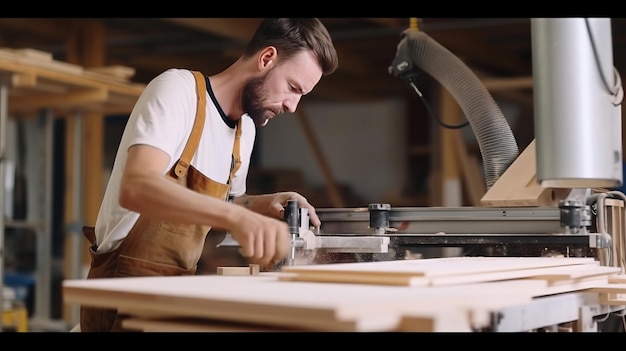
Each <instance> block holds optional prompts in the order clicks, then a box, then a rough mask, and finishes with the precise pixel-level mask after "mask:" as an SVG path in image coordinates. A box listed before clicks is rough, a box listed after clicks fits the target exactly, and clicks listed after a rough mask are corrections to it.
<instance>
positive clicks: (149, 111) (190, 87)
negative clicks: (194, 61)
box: [128, 69, 197, 164]
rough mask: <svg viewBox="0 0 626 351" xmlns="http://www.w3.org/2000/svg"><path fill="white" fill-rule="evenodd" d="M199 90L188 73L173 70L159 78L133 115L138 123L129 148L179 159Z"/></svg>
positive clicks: (171, 160) (138, 102) (187, 134)
mask: <svg viewBox="0 0 626 351" xmlns="http://www.w3.org/2000/svg"><path fill="white" fill-rule="evenodd" d="M196 99H197V94H196V87H195V80H194V77H193V74H192V73H191V72H189V71H188V70H182V69H170V70H167V71H165V72H163V73H161V74H160V75H159V76H157V77H155V78H154V79H153V80H152V81H151V82H150V83H148V85H147V86H146V88H145V90H144V91H143V92H142V94H141V96H140V97H139V99H138V100H137V104H136V105H135V108H134V109H133V111H132V113H131V117H130V119H132V120H134V123H132V124H130V125H133V126H134V128H132V132H131V133H130V136H129V137H130V140H129V143H128V145H129V147H130V146H132V145H137V144H144V145H150V146H153V147H156V148H158V149H161V150H162V151H164V152H166V153H167V154H168V155H169V156H170V164H173V162H175V161H176V160H177V159H178V158H179V157H180V153H181V152H182V149H183V147H184V145H185V143H186V141H187V139H188V137H189V133H190V131H191V127H192V125H193V120H194V118H195V113H196Z"/></svg>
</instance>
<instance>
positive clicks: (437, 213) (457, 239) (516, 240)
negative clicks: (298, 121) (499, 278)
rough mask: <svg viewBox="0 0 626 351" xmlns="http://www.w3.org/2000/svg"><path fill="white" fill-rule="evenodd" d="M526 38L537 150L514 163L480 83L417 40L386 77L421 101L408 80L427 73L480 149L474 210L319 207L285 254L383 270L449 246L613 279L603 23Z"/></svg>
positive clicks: (616, 106) (575, 22)
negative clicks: (591, 263)
mask: <svg viewBox="0 0 626 351" xmlns="http://www.w3.org/2000/svg"><path fill="white" fill-rule="evenodd" d="M531 36H532V54H533V71H534V73H533V77H534V82H533V84H534V86H533V88H534V100H535V108H534V111H535V116H534V118H535V140H534V141H533V142H532V143H531V145H530V146H529V147H528V148H527V149H526V150H524V151H523V152H522V153H519V152H518V146H517V143H516V140H515V138H514V136H513V134H512V132H511V129H510V127H509V125H508V123H507V121H506V119H505V118H504V116H503V115H502V112H501V111H500V109H499V107H498V106H497V104H496V103H495V101H494V100H493V99H492V97H491V96H490V94H489V93H488V92H487V90H486V88H485V87H484V86H483V84H482V83H481V82H480V81H479V80H478V78H477V77H476V76H475V75H474V74H473V73H472V71H471V70H469V69H468V68H467V67H466V66H465V65H464V64H463V63H462V62H461V61H460V60H459V59H458V58H457V57H455V56H454V55H453V54H451V53H450V52H449V51H448V50H446V49H445V48H444V47H442V46H441V45H439V44H438V43H436V42H435V41H434V40H433V39H431V38H430V37H429V36H428V35H427V34H426V33H424V32H422V31H418V30H416V29H414V28H409V29H407V30H405V31H404V33H403V36H402V38H401V41H400V43H399V44H398V47H397V52H396V56H395V58H394V59H393V61H392V64H391V66H390V67H389V72H390V74H393V75H394V76H397V77H398V78H400V79H404V80H406V81H407V82H408V83H409V84H410V85H411V86H412V87H413V88H414V89H415V91H416V92H417V94H418V95H419V96H420V97H421V93H420V91H419V90H418V88H417V86H416V79H415V78H416V77H417V76H418V75H419V74H424V73H426V74H429V75H430V76H432V77H434V78H435V79H437V81H438V82H439V83H440V84H442V85H443V86H444V87H445V88H446V89H447V90H448V91H449V92H450V93H451V95H452V96H453V97H454V98H455V99H456V101H457V102H458V104H459V106H460V107H461V109H462V111H463V112H464V114H465V115H466V118H467V119H468V121H469V124H470V125H471V127H472V130H473V132H474V134H475V135H476V139H477V141H478V144H479V147H480V152H481V156H482V161H483V167H484V177H485V179H486V183H487V184H486V185H487V192H486V194H485V195H484V197H483V198H482V200H481V203H482V204H483V205H484V206H482V207H458V208H449V207H441V208H430V207H392V206H391V205H390V204H384V203H374V204H370V205H369V206H368V207H367V208H320V209H317V210H316V211H317V214H318V215H319V217H320V219H321V221H322V227H321V228H311V229H309V228H308V217H306V215H303V218H302V219H296V220H295V222H294V223H299V224H300V229H299V232H298V231H296V232H295V233H293V231H292V235H293V237H292V239H293V246H294V247H295V248H297V249H300V250H296V251H295V253H292V256H293V255H296V256H297V255H302V256H305V257H308V258H309V259H308V260H304V261H302V262H311V260H312V258H311V257H310V256H311V252H313V251H317V252H332V253H343V254H352V255H353V256H354V259H356V260H357V261H361V260H363V261H368V260H392V259H404V258H415V257H416V256H418V257H420V256H421V257H423V256H442V255H444V256H445V255H447V254H446V253H445V251H444V250H443V248H446V247H448V248H456V249H455V250H452V251H453V253H452V255H487V256H488V255H495V256H508V255H510V256H547V255H562V256H565V257H570V256H600V259H601V260H602V261H603V264H605V265H612V266H620V267H622V271H623V269H624V265H625V263H624V260H625V259H624V242H625V241H626V240H625V239H624V228H623V226H624V221H623V218H624V207H623V200H624V194H623V193H621V192H619V191H609V190H606V189H611V188H615V187H618V186H620V185H621V184H622V136H621V118H622V117H621V102H622V98H623V90H622V86H621V81H620V76H619V74H618V72H617V71H616V70H615V68H614V66H613V52H612V39H611V22H610V19H608V18H602V19H598V18H588V19H585V18H564V19H556V18H549V19H532V20H531ZM529 169H530V170H531V172H530V173H529ZM507 171H508V172H507ZM532 171H534V172H532ZM525 173H529V174H528V175H524V174H525ZM613 204H616V205H615V206H616V207H612V206H613ZM616 211H617V212H616ZM618 217H619V218H618ZM620 219H621V220H620ZM616 223H617V224H616ZM435 248H436V249H435ZM449 251H450V250H448V252H449ZM448 254H449V253H448ZM331 261H332V260H331ZM290 262H292V263H293V262H296V263H297V260H293V257H292V260H291V261H290ZM316 263H325V262H320V261H319V260H318V262H316ZM329 263H330V261H329Z"/></svg>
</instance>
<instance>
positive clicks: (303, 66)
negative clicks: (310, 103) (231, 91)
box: [242, 51, 322, 127]
mask: <svg viewBox="0 0 626 351" xmlns="http://www.w3.org/2000/svg"><path fill="white" fill-rule="evenodd" d="M321 77H322V69H321V68H320V66H319V65H318V63H317V61H316V60H315V58H314V57H313V55H312V54H311V53H310V52H308V51H303V52H301V53H299V54H297V55H295V56H294V57H293V58H292V59H290V60H289V61H286V62H283V63H282V64H280V65H273V66H270V67H268V70H267V71H266V72H265V74H263V75H262V76H260V77H256V78H252V79H250V80H249V81H248V82H247V83H246V85H245V86H244V88H243V94H242V105H243V111H244V112H245V113H248V115H249V116H250V117H252V120H253V121H254V123H255V125H257V126H259V127H262V126H265V125H266V124H267V123H268V122H269V120H270V119H272V118H274V116H276V115H279V114H281V113H283V112H292V113H293V112H295V111H296V108H297V106H298V103H299V102H300V98H301V97H302V96H303V95H306V94H308V93H309V92H310V91H311V90H313V87H315V85H316V84H317V83H318V82H319V80H320V78H321Z"/></svg>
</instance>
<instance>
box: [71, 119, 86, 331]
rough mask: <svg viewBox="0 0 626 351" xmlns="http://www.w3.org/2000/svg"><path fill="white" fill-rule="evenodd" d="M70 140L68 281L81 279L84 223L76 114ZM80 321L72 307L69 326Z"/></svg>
mask: <svg viewBox="0 0 626 351" xmlns="http://www.w3.org/2000/svg"><path fill="white" fill-rule="evenodd" d="M72 123H73V127H72V138H73V140H74V142H73V145H74V146H73V150H72V173H73V174H72V179H73V180H74V182H73V185H72V186H73V188H74V189H73V191H72V203H73V206H72V221H73V223H71V224H70V227H69V228H68V231H67V232H68V233H69V235H70V240H71V245H70V247H71V253H70V254H71V277H70V279H81V278H83V274H82V267H83V255H82V254H83V249H82V248H83V245H82V244H83V240H84V239H83V235H82V232H81V230H82V224H83V222H84V217H83V215H84V214H83V203H82V199H83V196H82V195H83V177H82V159H83V153H82V147H80V145H81V143H82V133H83V118H82V116H81V114H80V113H76V115H74V117H72ZM79 321H80V307H79V306H76V305H72V307H71V315H70V325H75V324H77V323H78V322H79Z"/></svg>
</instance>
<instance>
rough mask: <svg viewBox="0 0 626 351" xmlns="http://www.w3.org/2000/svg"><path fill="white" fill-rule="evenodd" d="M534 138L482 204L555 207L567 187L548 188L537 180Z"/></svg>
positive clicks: (562, 197)
mask: <svg viewBox="0 0 626 351" xmlns="http://www.w3.org/2000/svg"><path fill="white" fill-rule="evenodd" d="M535 152H536V147H535V140H533V141H532V142H531V143H530V144H529V145H528V146H527V147H526V149H524V151H522V153H521V154H520V155H519V156H518V157H517V159H516V160H515V161H513V163H512V164H511V165H510V166H509V168H507V170H506V171H505V172H504V173H503V174H502V175H501V176H500V178H498V180H496V182H495V183H494V184H493V185H492V186H491V187H490V188H489V189H488V190H487V192H486V193H485V195H484V196H483V197H482V199H481V203H482V204H483V206H496V207H500V206H502V207H526V206H556V205H558V203H559V201H560V200H563V199H564V198H565V197H566V196H567V194H568V193H569V191H570V189H551V188H545V187H543V186H541V185H540V184H539V183H538V182H537V165H536V157H537V155H536V154H535Z"/></svg>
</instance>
